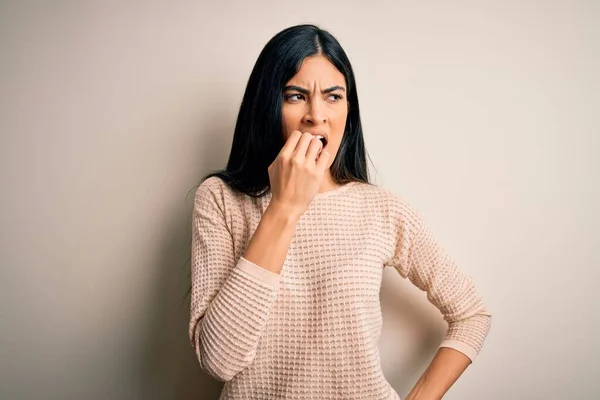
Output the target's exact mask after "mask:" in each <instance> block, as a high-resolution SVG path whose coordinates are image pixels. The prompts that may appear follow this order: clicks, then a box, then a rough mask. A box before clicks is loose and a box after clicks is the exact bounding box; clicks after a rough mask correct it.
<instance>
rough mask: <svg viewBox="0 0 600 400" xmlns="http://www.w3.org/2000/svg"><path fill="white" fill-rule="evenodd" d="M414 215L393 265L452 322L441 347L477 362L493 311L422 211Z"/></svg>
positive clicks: (400, 243)
mask: <svg viewBox="0 0 600 400" xmlns="http://www.w3.org/2000/svg"><path fill="white" fill-rule="evenodd" d="M411 216H412V218H409V220H410V222H406V225H407V226H405V227H404V229H401V230H400V231H401V232H402V233H401V234H400V237H401V239H399V241H398V243H399V245H398V248H397V250H396V251H397V254H396V255H395V260H396V261H397V262H395V263H394V264H393V265H394V267H396V269H397V270H398V271H399V273H400V275H401V276H403V277H404V278H408V279H409V280H410V281H411V282H412V283H413V284H414V285H415V286H416V287H418V288H419V289H420V290H423V291H425V292H426V293H427V299H428V300H429V302H430V303H431V304H433V305H434V306H435V307H436V308H437V309H438V310H440V312H441V313H442V315H443V317H444V320H445V321H446V322H447V323H448V330H447V332H446V335H445V337H444V339H443V340H442V343H441V345H440V347H450V348H453V349H455V350H458V351H460V352H461V353H463V354H464V355H466V356H467V357H469V359H470V360H471V361H474V360H475V358H476V357H477V355H478V353H479V352H480V350H481V348H482V346H483V343H484V341H485V339H486V337H487V334H488V332H489V330H490V327H491V314H490V312H489V311H488V310H487V308H486V306H485V304H484V302H483V300H482V297H481V295H480V294H479V293H478V292H477V290H476V289H475V285H474V284H473V281H472V280H471V279H470V278H469V277H468V276H466V275H465V274H464V273H463V272H462V271H461V270H460V269H459V268H458V266H457V265H456V263H455V262H454V261H453V260H452V258H451V257H450V256H449V255H448V254H447V253H446V252H445V251H444V249H443V248H442V247H441V246H440V245H439V244H438V242H437V241H436V239H435V238H434V236H433V235H432V233H431V231H430V229H429V227H428V226H427V224H426V222H425V220H424V219H423V217H422V216H421V215H420V213H419V212H418V211H416V210H412V212H411ZM398 252H402V253H404V254H401V255H400V254H398Z"/></svg>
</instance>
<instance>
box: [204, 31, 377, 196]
mask: <svg viewBox="0 0 600 400" xmlns="http://www.w3.org/2000/svg"><path fill="white" fill-rule="evenodd" d="M315 55H322V56H324V57H326V58H327V59H328V60H329V61H330V62H331V63H332V64H333V65H334V66H335V67H336V68H337V69H338V70H339V71H340V72H341V73H342V74H344V77H345V79H346V86H347V100H348V102H349V107H348V117H347V119H346V127H345V130H344V135H343V136H342V143H341V145H340V148H339V150H338V152H337V154H336V157H335V159H334V160H333V163H332V165H331V167H330V172H331V177H332V179H333V181H334V182H335V183H337V184H344V183H347V182H351V181H359V182H366V183H370V180H369V172H368V167H367V163H366V157H367V152H366V150H365V144H364V139H363V132H362V126H361V122H360V112H359V106H358V96H357V90H356V80H355V78H354V71H353V70H352V66H351V64H350V60H349V59H348V57H347V56H346V53H345V52H344V49H342V46H341V45H340V43H339V42H338V41H337V39H336V38H335V37H333V35H331V33H329V32H327V31H326V30H323V29H320V28H319V27H318V26H316V25H310V24H303V25H296V26H292V27H289V28H286V29H284V30H283V31H281V32H279V33H278V34H276V35H275V36H274V37H273V38H272V39H271V40H269V42H268V43H267V44H266V45H265V47H264V48H263V50H262V51H261V53H260V55H259V56H258V59H257V61H256V64H255V65H254V68H253V69H252V73H251V74H250V78H249V79H248V84H247V86H246V91H245V92H244V97H243V99H242V104H241V106H240V111H239V114H238V117H237V121H236V124H235V131H234V134H233V143H232V145H231V152H230V153H229V161H228V162H227V166H226V168H225V169H222V170H217V171H213V172H211V173H209V174H208V175H206V176H205V177H204V178H202V181H201V183H202V182H203V181H205V180H206V179H208V178H210V177H212V176H218V177H219V178H221V179H222V180H223V181H225V183H227V184H228V185H229V186H230V187H231V188H232V189H234V190H236V191H239V192H242V193H245V194H247V195H249V196H253V197H261V196H264V195H265V194H267V193H268V192H269V191H270V189H271V185H270V181H269V173H268V167H269V165H271V163H272V162H273V161H274V160H275V158H276V157H277V155H278V154H279V151H280V150H281V148H282V147H283V145H284V138H283V132H282V126H283V125H282V108H283V88H284V86H285V84H286V83H287V82H288V81H289V80H290V79H292V77H293V76H294V75H296V74H297V73H298V71H299V70H300V67H301V65H302V62H303V61H304V59H305V58H307V57H311V56H315Z"/></svg>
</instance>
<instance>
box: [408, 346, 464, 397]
mask: <svg viewBox="0 0 600 400" xmlns="http://www.w3.org/2000/svg"><path fill="white" fill-rule="evenodd" d="M469 364H471V359H470V358H469V357H467V356H465V355H464V354H463V353H461V352H459V351H456V350H454V349H452V348H449V347H440V348H439V349H438V352H437V353H436V355H435V357H434V358H433V360H432V361H431V363H430V364H429V367H427V369H426V370H425V372H423V375H421V378H420V379H419V380H418V381H417V384H416V385H415V386H414V387H413V389H412V390H411V391H410V393H409V394H408V396H407V397H406V400H419V399H441V398H442V396H444V394H445V393H446V392H447V391H448V389H450V387H451V386H452V385H453V384H454V382H456V380H457V379H458V378H459V377H460V375H461V374H462V373H463V372H464V371H465V369H467V367H468V366H469Z"/></svg>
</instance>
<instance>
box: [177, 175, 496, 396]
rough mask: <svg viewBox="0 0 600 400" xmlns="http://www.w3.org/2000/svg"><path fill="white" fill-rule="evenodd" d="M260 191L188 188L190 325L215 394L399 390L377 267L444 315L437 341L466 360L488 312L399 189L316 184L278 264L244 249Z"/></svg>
mask: <svg viewBox="0 0 600 400" xmlns="http://www.w3.org/2000/svg"><path fill="white" fill-rule="evenodd" d="M270 200H271V193H269V194H267V195H266V196H265V197H263V198H253V197H251V196H247V195H245V194H241V193H237V192H235V191H233V190H232V189H231V188H229V187H228V186H227V185H226V184H225V183H224V182H223V181H222V180H220V179H219V178H217V177H211V178H208V179H207V180H205V181H204V182H203V183H202V184H201V185H200V186H199V187H198V190H197V191H196V195H195V201H194V214H193V227H192V262H191V278H192V292H191V310H190V323H189V335H190V340H191V344H192V347H193V348H194V350H195V352H196V355H197V357H198V359H199V362H200V365H201V367H202V368H203V369H204V370H205V371H206V372H207V373H208V374H210V375H211V376H213V377H214V378H216V379H218V380H220V381H223V382H225V385H224V387H223V391H222V393H221V397H220V400H234V399H235V400H238V399H267V400H271V399H294V400H297V399H321V400H326V399H332V400H333V399H335V400H341V399H369V400H375V399H381V400H383V399H390V400H391V399H396V400H398V399H399V396H398V394H397V393H396V391H395V390H394V389H393V388H392V387H391V385H390V384H389V383H388V381H387V380H386V379H385V377H384V375H383V373H382V369H381V360H380V355H379V350H378V340H379V335H380V332H381V326H382V316H381V308H380V301H379V292H380V288H381V280H382V272H383V268H384V267H387V266H389V267H393V268H395V269H396V270H397V271H398V273H399V274H400V275H401V276H402V277H404V278H408V279H409V280H410V281H411V282H412V283H413V284H414V285H416V286H417V287H418V288H419V289H421V290H423V291H426V293H427V298H428V300H429V301H430V302H431V303H432V304H433V305H435V306H436V307H437V308H438V309H439V310H440V312H441V313H442V315H443V317H444V319H445V320H446V321H447V322H448V331H447V334H446V336H445V338H444V339H443V341H442V343H441V345H440V346H441V347H451V348H453V349H456V350H458V351H460V352H462V353H463V354H465V355H466V356H468V357H469V358H470V359H471V360H474V359H475V357H476V355H477V354H478V352H479V351H480V349H481V347H482V345H483V342H484V340H485V338H486V335H487V333H488V330H489V328H490V324H491V315H490V313H489V312H488V311H487V309H486V307H485V305H484V303H483V302H482V299H481V297H480V295H479V294H478V293H477V292H476V290H475V288H474V286H473V283H472V281H471V280H470V279H469V278H468V277H467V276H466V275H464V274H463V273H461V271H460V270H459V268H457V266H456V265H455V263H454V262H453V261H452V259H451V258H450V257H449V256H448V254H446V253H445V252H444V250H443V249H442V248H441V247H440V246H439V245H438V243H437V242H436V240H435V239H434V237H433V236H432V234H431V232H430V231H429V230H428V228H427V225H426V223H425V222H424V219H423V217H422V216H421V214H420V213H419V212H418V211H417V210H416V209H415V208H413V207H411V206H410V205H409V204H407V202H406V201H404V200H403V199H402V198H401V197H400V196H398V195H395V194H394V193H393V192H391V191H389V190H387V189H384V188H383V187H381V186H377V185H374V184H367V183H361V182H352V183H349V184H346V185H343V186H340V187H338V188H336V189H334V190H331V191H328V192H323V193H318V194H317V195H316V196H315V198H314V199H313V201H312V202H311V203H310V206H309V208H308V209H307V210H306V212H305V213H304V214H302V216H301V218H300V219H299V221H298V223H297V225H296V229H295V233H294V236H293V239H292V242H291V245H290V248H289V250H288V252H287V255H286V258H285V262H284V264H283V268H282V270H281V272H280V273H279V274H277V273H274V272H271V271H269V270H267V269H264V268H262V267H260V266H258V265H255V264H253V263H252V262H250V261H248V260H246V259H245V258H244V257H243V254H244V251H245V249H246V247H247V245H248V243H249V240H250V239H251V238H252V235H253V233H254V231H255V230H256V228H257V226H258V223H259V222H260V219H261V216H262V214H263V212H264V211H265V209H266V208H267V206H268V205H269V202H270Z"/></svg>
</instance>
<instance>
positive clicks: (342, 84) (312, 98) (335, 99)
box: [283, 55, 348, 164]
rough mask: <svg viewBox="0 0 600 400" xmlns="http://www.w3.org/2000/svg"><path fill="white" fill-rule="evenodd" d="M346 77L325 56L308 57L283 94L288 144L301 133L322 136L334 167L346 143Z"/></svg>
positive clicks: (284, 127)
mask: <svg viewBox="0 0 600 400" xmlns="http://www.w3.org/2000/svg"><path fill="white" fill-rule="evenodd" d="M346 90H347V88H346V80H345V79H344V75H343V74H342V73H341V72H340V71H338V69H337V68H336V67H335V66H334V65H333V64H332V63H331V62H330V61H329V60H328V59H327V58H325V57H323V56H321V55H318V56H314V57H308V58H306V59H304V61H303V62H302V66H301V67H300V70H299V71H298V73H297V74H296V75H295V76H294V77H293V78H292V79H290V81H289V82H287V83H286V86H285V88H284V91H283V136H284V141H286V140H287V139H288V137H289V136H290V134H291V133H292V132H293V131H295V130H298V131H300V132H302V133H304V132H310V133H312V134H315V135H317V134H318V135H322V136H324V137H325V139H326V145H325V148H326V149H327V151H328V152H329V154H330V164H331V163H332V162H333V160H334V158H335V155H336V153H337V151H338V149H339V147H340V144H341V142H342V136H343V135H344V129H345V127H346V117H347V116H348V101H347V98H346Z"/></svg>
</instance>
